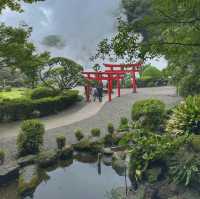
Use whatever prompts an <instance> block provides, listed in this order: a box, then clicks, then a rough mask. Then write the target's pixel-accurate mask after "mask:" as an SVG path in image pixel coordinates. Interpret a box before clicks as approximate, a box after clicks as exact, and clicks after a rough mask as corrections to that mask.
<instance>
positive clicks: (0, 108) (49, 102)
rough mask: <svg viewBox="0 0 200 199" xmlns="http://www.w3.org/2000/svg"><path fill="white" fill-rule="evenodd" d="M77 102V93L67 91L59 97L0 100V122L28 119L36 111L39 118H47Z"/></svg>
mask: <svg viewBox="0 0 200 199" xmlns="http://www.w3.org/2000/svg"><path fill="white" fill-rule="evenodd" d="M77 101H79V95H78V91H76V90H68V91H65V92H63V93H62V94H61V95H59V96H55V97H47V98H42V99H36V100H32V99H30V98H27V97H24V98H20V99H12V100H8V99H6V100H0V121H2V120H5V121H16V120H24V119H30V118H33V117H34V112H35V111H37V112H38V113H39V114H40V116H41V117H42V116H47V115H50V114H54V113H57V112H58V111H61V110H64V109H65V108H67V107H69V106H70V105H71V104H73V103H76V102H77Z"/></svg>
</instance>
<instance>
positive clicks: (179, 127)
mask: <svg viewBox="0 0 200 199" xmlns="http://www.w3.org/2000/svg"><path fill="white" fill-rule="evenodd" d="M166 131H167V132H168V133H172V134H175V135H182V134H185V133H190V134H191V133H194V134H200V96H194V97H192V96H189V97H187V98H186V99H185V101H183V102H181V103H180V104H179V105H178V106H177V107H176V108H175V109H174V110H173V114H172V115H171V117H170V119H169V121H168V123H167V127H166Z"/></svg>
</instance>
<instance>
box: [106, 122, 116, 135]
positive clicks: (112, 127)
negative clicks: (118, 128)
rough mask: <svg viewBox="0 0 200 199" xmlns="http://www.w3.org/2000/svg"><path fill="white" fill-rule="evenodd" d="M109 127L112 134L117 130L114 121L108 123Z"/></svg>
mask: <svg viewBox="0 0 200 199" xmlns="http://www.w3.org/2000/svg"><path fill="white" fill-rule="evenodd" d="M107 129H108V133H110V134H113V133H114V131H115V128H114V125H113V124H112V123H108V126H107Z"/></svg>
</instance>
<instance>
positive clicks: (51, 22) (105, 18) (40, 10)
mask: <svg viewBox="0 0 200 199" xmlns="http://www.w3.org/2000/svg"><path fill="white" fill-rule="evenodd" d="M120 1H121V0H46V1H45V2H41V3H37V4H32V5H27V4H26V5H24V6H23V8H24V10H25V12H24V13H21V14H17V13H15V12H11V11H9V10H6V11H4V12H3V14H2V15H1V16H0V20H1V22H5V23H6V24H9V25H14V26H15V25H18V24H20V23H21V22H25V23H27V24H28V25H29V26H32V27H33V33H32V38H31V39H32V41H33V42H34V43H35V44H36V45H37V47H38V49H39V50H40V51H43V50H48V51H50V52H51V53H52V55H53V56H65V57H68V58H71V59H73V60H75V61H77V62H79V63H81V64H83V65H84V66H85V67H87V66H89V65H90V62H89V58H90V57H91V56H92V55H94V54H95V49H96V45H97V44H98V42H99V41H101V40H102V39H103V38H105V37H110V36H111V35H113V34H114V33H115V32H116V18H117V16H119V13H120ZM48 35H59V36H61V37H63V38H64V39H65V41H66V47H65V48H63V49H56V48H47V47H45V46H44V45H42V44H41V42H42V40H43V38H44V37H45V36H48ZM152 63H153V64H154V65H156V66H158V67H159V68H163V67H165V66H166V61H165V60H162V59H161V60H159V61H155V60H154V61H152Z"/></svg>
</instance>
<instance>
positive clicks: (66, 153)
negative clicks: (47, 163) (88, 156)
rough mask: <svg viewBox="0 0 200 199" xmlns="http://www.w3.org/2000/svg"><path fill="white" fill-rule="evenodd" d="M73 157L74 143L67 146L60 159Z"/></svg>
mask: <svg viewBox="0 0 200 199" xmlns="http://www.w3.org/2000/svg"><path fill="white" fill-rule="evenodd" d="M72 157H73V147H72V145H68V146H65V147H64V148H63V149H62V151H61V152H60V159H61V160H66V159H70V158H72Z"/></svg>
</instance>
